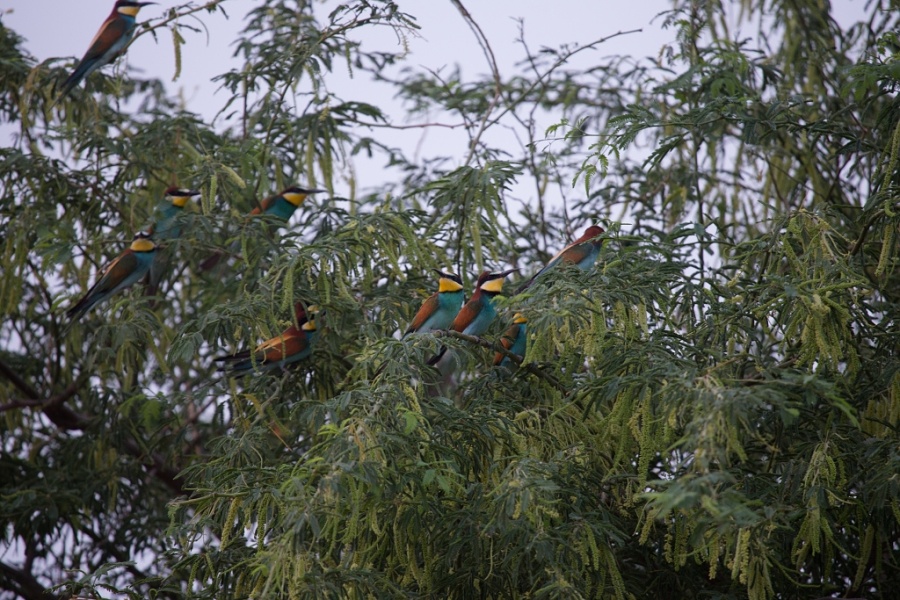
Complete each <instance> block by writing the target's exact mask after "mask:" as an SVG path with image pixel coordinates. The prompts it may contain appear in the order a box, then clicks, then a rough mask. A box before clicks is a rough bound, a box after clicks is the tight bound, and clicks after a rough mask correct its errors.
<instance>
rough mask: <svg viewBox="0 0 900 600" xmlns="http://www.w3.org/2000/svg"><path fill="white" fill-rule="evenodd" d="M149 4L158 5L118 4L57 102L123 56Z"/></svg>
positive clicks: (122, 1) (121, 1) (127, 0)
mask: <svg viewBox="0 0 900 600" xmlns="http://www.w3.org/2000/svg"><path fill="white" fill-rule="evenodd" d="M148 4H155V2H132V1H131V0H118V2H116V4H115V6H113V9H112V12H111V13H110V14H109V16H108V17H106V20H105V21H104V22H103V25H101V26H100V30H99V31H98V32H97V35H95V36H94V39H93V40H92V41H91V46H90V48H88V51H87V52H85V54H84V57H83V58H82V59H81V62H80V63H78V66H77V67H75V70H74V71H72V74H71V75H69V77H68V78H67V79H66V81H65V83H63V85H62V92H61V93H60V95H59V98H57V99H56V101H57V102H59V100H61V99H62V98H64V97H65V96H66V95H67V94H68V93H69V92H71V91H72V88H74V87H75V86H76V85H78V84H79V83H80V82H81V80H82V79H84V78H85V77H87V76H88V75H90V74H91V73H93V72H94V71H96V70H97V69H99V68H100V67H102V66H104V65H108V64H109V63H111V62H112V61H114V60H115V59H116V58H118V57H119V55H120V54H122V52H123V51H124V50H125V47H126V46H127V45H128V42H130V41H131V38H132V37H134V28H135V24H136V23H135V19H136V17H137V14H138V12H139V11H140V10H141V7H143V6H147V5H148Z"/></svg>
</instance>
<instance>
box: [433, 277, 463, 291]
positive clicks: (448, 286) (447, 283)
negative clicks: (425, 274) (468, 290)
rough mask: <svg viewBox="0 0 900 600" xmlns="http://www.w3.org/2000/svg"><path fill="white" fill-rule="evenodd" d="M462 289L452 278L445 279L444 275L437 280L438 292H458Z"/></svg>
mask: <svg viewBox="0 0 900 600" xmlns="http://www.w3.org/2000/svg"><path fill="white" fill-rule="evenodd" d="M461 289H463V286H461V285H459V284H458V283H456V282H455V281H453V280H452V279H447V278H446V277H441V279H440V281H439V282H438V291H439V292H458V291H459V290H461Z"/></svg>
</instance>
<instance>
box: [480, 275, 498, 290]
mask: <svg viewBox="0 0 900 600" xmlns="http://www.w3.org/2000/svg"><path fill="white" fill-rule="evenodd" d="M481 289H483V290H484V291H486V292H497V293H499V292H502V291H503V278H502V277H498V278H497V279H491V280H490V281H485V282H484V283H483V284H481Z"/></svg>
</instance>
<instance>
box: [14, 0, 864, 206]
mask: <svg viewBox="0 0 900 600" xmlns="http://www.w3.org/2000/svg"><path fill="white" fill-rule="evenodd" d="M177 4H178V3H175V2H170V1H167V0H160V2H159V4H158V5H155V6H147V7H145V8H144V9H143V10H142V11H141V13H140V15H139V21H145V20H147V19H154V18H157V17H161V16H163V15H164V14H165V12H166V10H167V9H168V8H170V7H173V6H176V5H177ZM336 4H337V3H336V2H328V3H325V6H324V7H322V6H317V8H316V10H317V12H318V14H320V15H324V14H327V13H326V11H328V10H330V9H331V8H333V6H334V5H336ZM399 4H400V7H401V9H402V10H404V11H406V12H408V13H411V14H413V15H414V16H416V18H417V20H418V23H419V25H420V26H421V30H420V32H419V37H409V38H408V40H407V42H408V48H409V51H410V52H409V55H408V57H407V63H406V64H407V66H409V67H412V68H415V69H422V70H433V71H442V70H443V71H444V72H447V71H448V70H449V69H450V68H452V67H453V65H454V64H459V65H460V66H461V69H462V73H463V76H464V78H465V79H467V80H471V79H473V78H475V77H476V76H480V75H483V74H487V73H488V72H489V69H488V65H487V62H486V60H485V58H484V55H483V54H482V52H481V49H480V48H479V46H478V44H477V43H476V40H475V39H474V37H473V34H472V32H471V31H470V29H469V27H468V26H467V24H466V23H465V22H464V20H463V19H462V17H461V16H460V14H459V12H458V10H457V9H456V8H455V7H454V6H453V4H452V3H451V2H450V1H449V0H412V1H407V2H405V1H403V0H400V2H399ZM463 4H464V5H465V6H466V8H467V9H468V10H469V12H470V13H471V14H472V16H473V18H474V19H475V20H476V21H477V23H478V24H479V25H480V26H481V28H482V30H483V31H484V33H485V34H486V36H487V38H488V40H489V41H490V43H491V45H492V49H493V51H494V53H495V55H496V58H497V62H498V64H499V67H500V70H501V73H502V74H505V75H509V74H512V73H514V72H515V66H514V65H515V63H516V62H518V61H520V60H521V59H522V58H523V56H524V55H523V50H522V47H521V46H520V45H519V44H518V43H516V38H517V37H518V36H519V24H518V21H517V19H522V20H523V21H524V32H525V38H526V41H527V42H528V43H529V46H530V47H531V49H532V51H534V50H536V49H539V48H540V47H542V46H546V47H551V48H557V47H559V46H560V45H562V44H571V43H577V44H580V45H584V44H587V43H590V42H592V41H594V40H596V39H599V38H602V37H605V36H609V35H612V34H614V33H616V32H617V31H626V30H631V29H641V30H642V31H641V32H639V33H633V34H629V35H624V36H619V37H615V38H613V39H611V40H609V41H608V42H606V43H605V44H604V45H602V46H601V47H599V48H598V49H597V50H595V51H594V50H589V51H586V52H584V53H582V54H580V55H578V56H577V57H576V58H575V59H574V60H573V63H572V64H573V66H577V65H579V64H580V65H582V66H584V65H593V64H596V63H597V62H599V61H600V59H601V58H603V57H606V56H612V55H623V56H631V57H633V58H634V59H635V60H640V59H643V58H644V57H646V56H655V55H657V54H658V52H659V50H660V47H661V46H662V45H663V44H665V43H667V42H670V41H671V40H672V39H673V38H674V35H675V32H674V31H673V30H672V29H668V30H664V29H662V22H663V18H662V17H659V16H658V15H659V13H661V12H663V11H665V10H667V9H669V8H670V6H671V2H670V1H669V0H632V1H631V2H622V1H620V0H615V1H613V0H557V1H555V2H552V3H551V2H548V1H547V0H515V1H513V0H490V1H485V0H464V1H463ZM112 5H113V1H112V0H87V1H81V2H73V1H71V0H5V1H4V2H3V6H2V7H0V13H2V19H3V20H4V21H5V22H6V24H7V25H8V26H9V27H11V28H12V29H13V30H15V31H17V32H18V33H19V34H20V35H22V36H23V37H24V38H25V48H26V49H27V51H28V52H30V53H31V54H32V55H33V56H35V57H36V58H37V59H38V60H39V61H43V60H46V59H50V58H54V57H70V58H71V57H77V58H80V57H81V56H82V55H83V53H84V51H85V50H86V49H87V47H88V45H89V43H90V41H91V39H92V38H93V36H94V34H95V32H96V31H97V29H98V28H99V26H100V24H101V23H102V22H103V20H104V19H105V18H106V16H107V15H108V13H109V11H110V9H111V8H112ZM832 5H833V7H834V12H835V15H836V17H837V19H838V21H839V22H841V23H842V24H847V23H851V22H853V21H856V20H857V19H859V17H860V16H861V15H862V14H863V11H864V0H834V2H832ZM253 6H255V0H232V1H229V2H225V4H224V7H225V9H226V11H227V12H228V14H229V17H230V18H227V19H226V18H225V17H224V16H222V15H221V14H220V13H216V14H208V13H205V12H203V13H198V14H199V16H200V19H201V20H202V21H203V23H204V24H205V25H206V27H207V29H208V32H209V33H208V37H207V35H206V33H192V32H184V35H185V38H186V45H185V47H184V48H183V50H182V61H183V68H182V74H181V76H180V78H179V79H178V80H177V81H176V82H172V78H173V76H174V74H175V58H174V51H173V47H172V40H171V35H170V34H169V33H168V32H166V31H161V32H160V35H159V36H158V39H157V40H154V39H153V38H152V37H151V36H146V35H145V36H142V37H141V38H140V39H138V40H137V41H136V42H135V43H134V44H132V46H131V47H130V49H129V51H128V54H127V57H126V59H127V61H128V63H129V65H130V66H132V67H134V68H136V69H139V70H140V71H142V72H143V73H144V74H145V75H147V76H156V77H159V78H160V79H162V80H163V81H164V82H168V85H169V89H170V90H171V92H172V93H173V94H179V95H180V96H181V97H182V98H183V99H184V101H185V103H186V108H187V109H188V110H191V111H193V112H196V113H199V114H200V115H202V116H203V117H205V118H206V119H207V120H211V119H212V118H213V117H214V116H215V115H216V114H217V113H218V111H219V110H220V109H221V108H222V107H223V106H224V104H225V102H226V101H227V99H228V95H227V93H226V92H224V91H218V92H217V89H218V84H217V83H214V82H212V81H211V79H212V78H213V77H215V76H216V75H219V74H221V73H224V72H226V71H227V70H228V69H229V68H232V67H233V66H236V65H238V64H239V63H238V61H237V59H234V58H232V54H233V53H234V47H233V42H234V40H236V39H237V37H238V35H239V32H240V30H241V29H242V28H243V27H244V23H245V21H244V15H245V14H246V12H247V11H248V10H249V9H250V8H252V7H253ZM188 22H189V23H190V22H191V21H188ZM193 24H195V25H196V24H197V22H196V21H193ZM367 29H372V28H363V30H362V31H361V33H360V34H356V33H354V34H353V35H355V36H358V35H371V36H372V37H371V38H366V39H365V40H364V41H365V42H366V44H367V48H368V49H370V50H371V49H373V46H369V45H368V44H369V43H371V44H374V48H377V49H380V50H387V51H397V50H400V49H401V48H402V46H400V44H399V41H398V39H397V36H396V35H395V34H394V33H392V32H391V31H390V30H389V29H388V28H380V29H377V30H373V31H371V32H370V31H367ZM357 39H359V38H357ZM110 69H111V67H106V70H107V72H109V70H110ZM327 84H328V87H329V89H330V90H331V91H333V92H335V93H336V94H337V95H338V96H340V97H342V98H344V99H357V100H364V101H367V102H370V103H373V104H376V105H378V106H381V107H383V108H384V109H385V110H386V111H387V112H388V113H389V114H390V115H392V117H393V119H394V122H395V123H409V122H420V121H418V120H417V118H413V119H412V120H410V119H408V118H407V117H406V115H405V114H404V111H403V107H402V105H401V104H400V102H399V100H397V99H395V98H394V97H393V94H394V90H393V89H392V88H390V87H389V86H376V85H373V84H371V83H369V81H368V76H367V75H366V74H363V73H360V74H359V75H358V76H357V77H356V78H353V79H351V78H350V77H349V75H348V74H347V71H346V68H345V67H343V66H342V65H338V66H337V68H336V72H335V73H334V74H333V75H330V76H328V78H327ZM363 86H364V87H363ZM436 118H437V120H442V121H443V120H444V119H442V118H440V116H436ZM556 120H558V119H554V118H552V116H551V117H549V118H548V122H546V123H542V126H546V125H549V124H551V122H555V121H556ZM217 125H218V126H221V127H226V126H229V125H230V124H229V123H224V122H222V121H221V120H220V121H219V122H217ZM496 133H497V134H500V135H502V132H499V131H498V132H496ZM10 135H11V134H10V132H9V130H8V129H6V130H5V131H4V130H2V129H0V144H8V143H10V142H11V138H10ZM374 135H376V136H377V137H378V138H379V139H380V140H382V141H383V142H384V143H385V144H387V145H389V146H396V147H401V148H404V149H406V150H407V151H408V152H409V154H410V155H412V154H414V153H417V154H418V155H419V156H424V157H429V156H435V155H447V154H450V155H453V156H456V157H458V160H459V162H460V163H461V162H462V160H463V159H464V157H465V154H466V150H467V147H466V142H467V137H466V134H465V132H464V131H462V130H461V129H457V130H447V129H435V128H431V129H428V130H422V129H410V130H404V131H397V130H388V129H379V130H377V131H375V133H374ZM491 141H492V142H493V143H495V144H496V143H497V140H495V139H491ZM511 142H513V140H511ZM516 149H517V147H516V148H513V149H512V150H513V151H515V150H516ZM360 160H362V159H357V160H355V161H354V168H355V169H356V171H357V177H358V180H359V186H360V189H359V190H358V191H363V190H365V189H366V188H371V187H378V186H380V184H381V183H382V181H379V179H383V178H384V177H385V172H384V171H383V165H381V164H380V163H381V162H383V161H382V160H381V159H379V162H378V163H377V164H364V163H361V162H360ZM454 166H455V165H454ZM301 183H302V182H301ZM338 185H340V182H338ZM335 193H336V194H337V195H340V196H346V195H347V194H348V193H349V189H343V190H342V189H339V188H338V189H335Z"/></svg>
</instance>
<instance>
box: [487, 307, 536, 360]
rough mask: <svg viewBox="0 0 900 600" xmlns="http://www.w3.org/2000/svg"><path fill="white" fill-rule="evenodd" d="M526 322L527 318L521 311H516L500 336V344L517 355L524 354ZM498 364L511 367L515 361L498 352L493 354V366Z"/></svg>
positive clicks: (526, 337) (526, 338)
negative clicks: (510, 322) (510, 323)
mask: <svg viewBox="0 0 900 600" xmlns="http://www.w3.org/2000/svg"><path fill="white" fill-rule="evenodd" d="M526 323H528V319H526V318H525V317H524V316H523V315H522V314H521V313H516V314H515V315H513V322H512V325H510V326H509V328H508V329H507V330H506V331H505V332H503V335H502V336H501V337H500V345H501V346H503V347H504V348H505V349H506V350H508V351H509V352H512V353H513V354H515V355H517V356H525V346H526V344H527V341H528V332H527V331H526V329H527V325H526ZM498 365H499V366H501V367H511V366H513V365H515V363H514V362H513V361H512V360H511V359H510V358H509V356H507V355H506V354H503V353H502V352H498V353H497V354H495V355H494V366H498Z"/></svg>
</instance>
